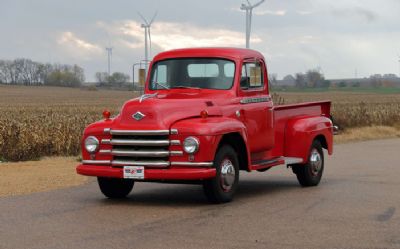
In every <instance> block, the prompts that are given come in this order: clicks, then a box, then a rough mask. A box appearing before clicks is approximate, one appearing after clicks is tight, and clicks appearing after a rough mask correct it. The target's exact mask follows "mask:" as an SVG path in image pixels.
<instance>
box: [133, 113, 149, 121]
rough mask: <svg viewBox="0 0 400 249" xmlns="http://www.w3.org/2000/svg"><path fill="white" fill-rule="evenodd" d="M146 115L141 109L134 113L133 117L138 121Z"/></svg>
mask: <svg viewBox="0 0 400 249" xmlns="http://www.w3.org/2000/svg"><path fill="white" fill-rule="evenodd" d="M144 117H146V115H144V114H143V113H141V112H139V111H137V112H136V113H135V114H133V115H132V118H134V119H135V120H136V121H140V120H142V119H143V118H144Z"/></svg>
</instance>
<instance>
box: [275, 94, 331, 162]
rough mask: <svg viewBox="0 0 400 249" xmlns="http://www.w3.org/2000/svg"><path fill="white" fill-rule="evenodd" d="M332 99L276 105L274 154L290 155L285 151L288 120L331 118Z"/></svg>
mask: <svg viewBox="0 0 400 249" xmlns="http://www.w3.org/2000/svg"><path fill="white" fill-rule="evenodd" d="M330 109H331V101H319V102H307V103H299V104H290V105H279V106H275V107H274V120H275V121H274V122H275V124H274V125H275V147H274V149H273V151H272V155H273V156H282V155H283V156H288V155H286V153H285V150H284V148H286V146H287V145H286V144H285V141H287V139H286V137H287V135H288V134H287V132H288V131H287V129H288V122H289V121H291V120H293V119H298V118H303V117H304V118H305V117H320V116H324V117H327V118H330Z"/></svg>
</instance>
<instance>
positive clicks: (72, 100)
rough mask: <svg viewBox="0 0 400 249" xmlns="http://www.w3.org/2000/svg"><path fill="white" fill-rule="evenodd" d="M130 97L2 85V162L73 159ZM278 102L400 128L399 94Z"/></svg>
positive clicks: (345, 123)
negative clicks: (84, 138) (312, 104)
mask: <svg viewBox="0 0 400 249" xmlns="http://www.w3.org/2000/svg"><path fill="white" fill-rule="evenodd" d="M132 97H134V95H133V92H128V91H88V90H80V89H71V88H59V87H23V86H0V111H1V113H2V115H1V116H0V161H1V160H5V161H24V160H36V159H39V158H40V157H43V156H56V155H57V156H71V155H73V156H76V155H78V154H79V151H80V139H81V135H82V132H83V129H84V128H85V127H86V126H87V125H88V124H90V123H92V122H94V121H97V120H100V119H102V112H103V110H104V109H109V110H111V112H112V113H114V114H116V113H118V111H119V108H121V106H122V104H123V103H124V102H125V101H126V100H128V99H130V98H132ZM274 99H275V101H276V102H277V103H278V102H279V104H283V103H296V102H302V101H315V100H323V99H331V100H332V101H333V115H334V117H335V122H336V123H337V124H338V125H339V126H340V127H341V128H342V129H343V128H344V129H345V128H352V127H362V126H373V125H386V126H400V116H399V113H400V95H399V94H393V95H390V94H384V95H383V94H362V93H358V94H354V93H335V92H326V93H279V94H278V95H275V96H274Z"/></svg>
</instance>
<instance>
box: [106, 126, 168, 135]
mask: <svg viewBox="0 0 400 249" xmlns="http://www.w3.org/2000/svg"><path fill="white" fill-rule="evenodd" d="M104 133H105V134H111V135H128V136H129V135H132V136H152V135H169V134H170V131H169V130H111V129H110V128H105V129H104Z"/></svg>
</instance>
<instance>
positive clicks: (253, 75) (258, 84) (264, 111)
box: [239, 59, 274, 153]
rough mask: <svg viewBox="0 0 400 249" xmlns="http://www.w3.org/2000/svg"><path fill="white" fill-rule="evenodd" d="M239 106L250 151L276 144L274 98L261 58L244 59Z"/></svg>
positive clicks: (260, 150)
mask: <svg viewBox="0 0 400 249" xmlns="http://www.w3.org/2000/svg"><path fill="white" fill-rule="evenodd" d="M239 96H240V106H241V113H242V115H243V117H242V120H243V122H244V124H245V126H246V128H247V133H248V143H249V148H250V151H251V153H258V152H263V151H268V150H271V149H272V148H273V147H274V120H273V119H274V115H273V102H272V98H271V96H270V94H269V90H268V79H267V72H266V70H265V63H264V61H262V60H254V59H252V60H245V61H244V62H243V64H242V72H241V77H240V89H239Z"/></svg>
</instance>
